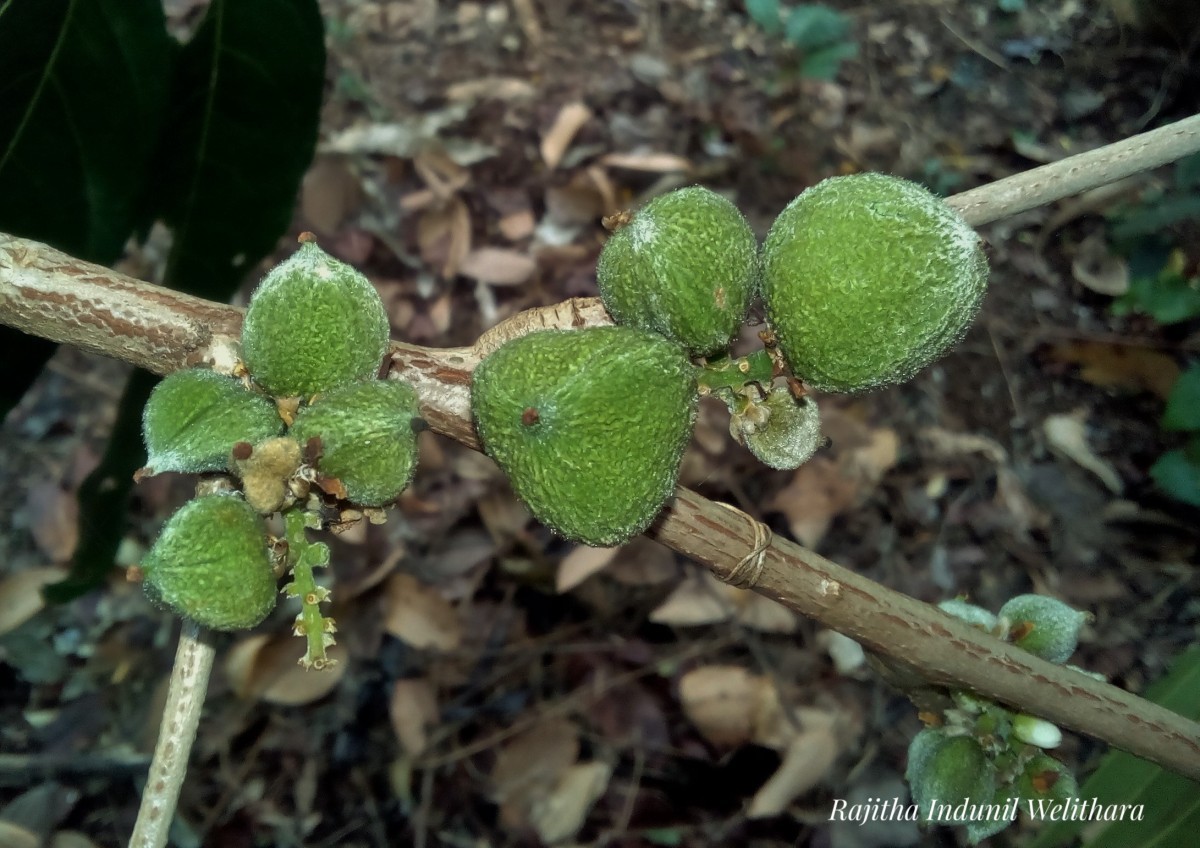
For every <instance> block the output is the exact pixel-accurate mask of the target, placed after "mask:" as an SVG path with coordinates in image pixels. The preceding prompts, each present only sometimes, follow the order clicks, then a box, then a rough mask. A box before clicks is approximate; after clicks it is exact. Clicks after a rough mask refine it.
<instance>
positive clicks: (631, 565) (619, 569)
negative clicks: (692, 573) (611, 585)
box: [608, 536, 679, 586]
mask: <svg viewBox="0 0 1200 848" xmlns="http://www.w3.org/2000/svg"><path fill="white" fill-rule="evenodd" d="M608 575H609V576H610V577H611V578H612V579H613V580H616V581H617V582H618V583H622V584H624V585H626V586H658V585H660V584H662V583H666V582H667V581H668V580H674V579H676V578H677V577H678V576H679V567H678V566H677V565H676V564H675V552H674V551H672V550H671V549H670V548H668V547H667V546H666V545H663V544H661V543H659V542H655V541H654V540H653V539H648V538H646V537H645V536H638V537H637V538H636V539H634V540H633V541H631V542H629V543H628V544H626V545H625V546H624V547H623V548H621V551H620V553H618V554H617V556H615V557H614V558H613V561H612V563H611V564H609V566H608Z"/></svg>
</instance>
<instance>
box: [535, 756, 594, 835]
mask: <svg viewBox="0 0 1200 848" xmlns="http://www.w3.org/2000/svg"><path fill="white" fill-rule="evenodd" d="M611 777H612V766H610V765H608V764H607V763H602V762H599V761H595V760H594V761H592V762H589V763H576V764H575V765H573V766H570V767H569V768H568V769H567V770H566V771H565V772H563V775H562V777H560V778H559V780H558V783H557V785H555V787H554V788H553V789H552V790H551V791H550V792H548V793H546V794H545V795H538V796H535V797H534V799H533V804H532V805H531V807H530V810H529V823H530V824H531V825H532V826H533V829H534V830H535V831H537V834H538V836H539V837H540V838H541V840H542V842H544V843H546V844H547V845H557V844H558V843H560V842H565V841H566V840H568V839H570V838H571V837H573V836H574V835H575V834H576V833H578V831H579V829H580V828H581V827H583V822H584V820H585V819H587V814H588V811H589V810H591V808H592V805H593V804H595V803H596V801H597V800H599V798H600V796H602V795H603V794H604V792H605V790H607V789H608V781H609V778H611Z"/></svg>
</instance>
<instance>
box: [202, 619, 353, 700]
mask: <svg viewBox="0 0 1200 848" xmlns="http://www.w3.org/2000/svg"><path fill="white" fill-rule="evenodd" d="M328 653H329V657H330V659H332V660H334V661H335V663H336V664H335V665H333V666H332V667H330V668H326V669H323V670H322V671H307V670H305V669H304V668H302V667H301V666H300V664H299V663H298V660H299V658H300V657H301V656H303V655H304V640H303V639H298V638H296V637H295V636H292V635H291V634H282V633H278V634H268V633H260V634H256V635H253V636H247V637H246V638H244V639H242V640H241V641H239V642H238V643H237V644H235V645H234V646H233V647H232V648H231V649H230V651H229V654H228V655H227V656H226V658H225V676H226V677H227V678H228V679H229V685H230V688H232V689H233V691H234V693H236V694H237V696H238V697H240V698H245V699H247V700H250V699H255V700H260V701H265V702H267V703H268V704H279V705H280V706H289V707H295V706H299V705H301V704H310V703H312V702H313V701H316V700H319V699H320V698H323V697H325V696H326V695H328V694H329V693H330V692H332V691H333V690H334V689H335V688H336V687H337V685H338V683H339V682H341V679H342V677H343V676H345V674H346V652H345V651H344V650H343V649H342V647H341V646H340V645H334V646H333V647H331V648H329V649H328Z"/></svg>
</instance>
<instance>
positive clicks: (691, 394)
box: [471, 327, 697, 546]
mask: <svg viewBox="0 0 1200 848" xmlns="http://www.w3.org/2000/svg"><path fill="white" fill-rule="evenodd" d="M696 403H697V392H696V378H695V369H694V368H693V366H692V365H691V363H690V362H689V361H688V359H687V356H686V355H685V353H684V351H683V350H682V349H681V348H680V347H679V346H678V345H676V344H674V343H672V342H669V341H667V340H666V339H664V338H662V337H661V336H658V335H656V334H654V333H650V332H646V331H643V330H638V329H635V328H633V327H592V328H588V329H582V330H547V331H543V332H538V333H531V334H529V335H527V336H522V337H520V338H517V339H514V340H512V341H510V342H508V343H507V344H505V345H504V346H503V347H501V348H500V349H499V350H497V351H496V352H495V353H493V354H492V355H491V356H489V357H488V358H487V359H485V360H484V361H483V362H482V363H481V364H480V365H479V367H478V368H476V369H475V374H474V378H473V382H472V385H471V411H472V413H473V414H474V417H475V428H476V430H477V431H478V433H479V438H480V440H481V441H482V442H483V447H484V450H486V451H487V453H488V455H489V456H491V457H492V458H493V459H494V460H496V463H497V464H498V465H499V466H500V468H501V469H503V471H504V472H505V474H507V475H508V478H509V480H510V481H511V482H512V486H513V490H514V491H515V492H516V493H517V495H518V496H519V497H520V498H521V499H522V500H523V501H524V502H525V503H526V504H527V505H528V506H529V508H530V510H531V511H532V512H533V514H534V516H535V517H537V519H538V520H539V521H541V522H542V523H543V524H545V525H546V526H547V527H549V528H550V529H551V530H554V531H555V532H556V533H559V534H560V535H562V536H565V537H566V538H568V539H572V540H575V541H578V542H582V543H584V544H587V545H596V546H606V545H618V544H621V543H622V542H625V541H627V540H629V539H630V538H632V537H633V536H635V535H637V534H638V533H640V532H642V531H643V530H645V529H646V527H647V526H649V524H650V522H651V521H652V520H653V519H654V517H655V515H657V514H658V512H659V510H660V509H662V507H663V505H664V504H665V503H666V502H667V500H668V498H670V496H671V494H672V493H673V492H674V490H675V481H676V480H677V478H678V476H679V464H680V460H681V459H682V457H683V451H684V448H685V447H686V446H687V443H688V441H689V439H690V438H691V434H692V427H693V425H694V423H695V416H696Z"/></svg>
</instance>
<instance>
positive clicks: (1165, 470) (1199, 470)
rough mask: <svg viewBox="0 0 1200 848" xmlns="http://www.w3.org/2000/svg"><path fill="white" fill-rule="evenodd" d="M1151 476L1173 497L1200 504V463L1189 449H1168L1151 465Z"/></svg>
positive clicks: (1193, 504)
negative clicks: (1190, 453) (1190, 454)
mask: <svg viewBox="0 0 1200 848" xmlns="http://www.w3.org/2000/svg"><path fill="white" fill-rule="evenodd" d="M1150 476H1151V477H1152V478H1153V479H1154V482H1155V483H1157V484H1158V487H1159V488H1160V489H1162V490H1163V491H1164V492H1166V493H1167V494H1169V495H1170V496H1171V497H1173V498H1175V499H1176V500H1180V501H1183V502H1184V503H1186V504H1191V505H1192V506H1200V463H1197V462H1196V461H1195V459H1194V458H1193V457H1191V456H1189V452H1188V451H1186V450H1173V451H1167V452H1166V453H1164V454H1163V455H1162V456H1160V457H1159V458H1158V461H1157V462H1155V463H1154V465H1152V466H1151V467H1150Z"/></svg>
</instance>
